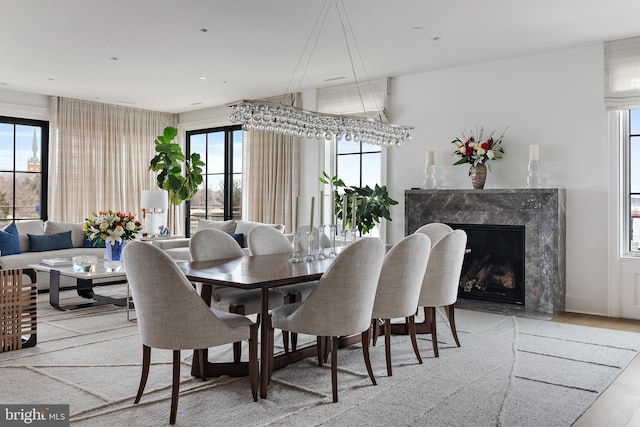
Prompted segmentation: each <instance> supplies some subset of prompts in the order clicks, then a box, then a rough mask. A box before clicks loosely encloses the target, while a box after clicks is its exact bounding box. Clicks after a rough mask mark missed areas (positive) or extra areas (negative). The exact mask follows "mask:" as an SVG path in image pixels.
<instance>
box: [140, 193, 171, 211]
mask: <svg viewBox="0 0 640 427" xmlns="http://www.w3.org/2000/svg"><path fill="white" fill-rule="evenodd" d="M168 207H169V198H168V196H167V192H166V191H164V190H142V198H141V200H140V208H142V209H167V208H168Z"/></svg>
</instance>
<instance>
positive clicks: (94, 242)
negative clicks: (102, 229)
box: [82, 234, 106, 248]
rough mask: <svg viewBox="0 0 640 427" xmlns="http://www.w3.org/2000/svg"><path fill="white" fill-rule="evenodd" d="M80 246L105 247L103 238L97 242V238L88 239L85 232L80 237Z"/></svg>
mask: <svg viewBox="0 0 640 427" xmlns="http://www.w3.org/2000/svg"><path fill="white" fill-rule="evenodd" d="M82 247H83V248H104V247H106V245H105V243H104V240H103V241H102V242H100V243H98V239H94V240H89V236H87V235H86V234H85V235H84V237H82Z"/></svg>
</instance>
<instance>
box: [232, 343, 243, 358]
mask: <svg viewBox="0 0 640 427" xmlns="http://www.w3.org/2000/svg"><path fill="white" fill-rule="evenodd" d="M241 357H242V342H241V341H238V342H234V343H233V361H234V363H239V362H240V359H241Z"/></svg>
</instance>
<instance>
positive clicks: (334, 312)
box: [264, 237, 384, 402]
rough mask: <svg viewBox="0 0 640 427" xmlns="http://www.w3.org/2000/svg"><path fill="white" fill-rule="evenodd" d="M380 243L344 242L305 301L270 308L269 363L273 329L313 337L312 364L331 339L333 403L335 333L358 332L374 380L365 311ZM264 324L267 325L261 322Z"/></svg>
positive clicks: (321, 357)
mask: <svg viewBox="0 0 640 427" xmlns="http://www.w3.org/2000/svg"><path fill="white" fill-rule="evenodd" d="M383 258H384V244H383V243H382V241H381V240H380V239H377V238H372V237H365V238H362V239H361V240H358V241H357V242H355V243H352V244H351V245H349V246H347V247H346V248H345V249H344V250H343V251H342V252H340V254H338V256H337V257H336V258H335V259H334V261H333V263H331V265H330V266H329V267H328V268H327V270H326V271H325V273H324V274H323V275H322V277H321V278H320V280H319V281H318V285H317V286H316V287H315V289H314V290H313V291H312V292H311V294H310V295H309V297H307V299H306V300H304V301H301V302H297V303H293V304H287V305H283V306H282V307H277V308H275V309H274V310H272V311H271V314H270V321H269V320H265V322H268V324H269V326H270V328H271V329H270V334H269V335H270V343H269V345H270V355H271V358H272V359H271V363H270V364H271V366H273V356H274V355H273V353H274V352H273V329H274V328H278V329H282V330H286V331H289V332H297V333H302V334H308V335H315V336H316V337H318V338H317V342H318V364H319V365H320V366H322V362H323V361H324V353H323V350H322V349H323V346H322V345H320V344H321V342H322V341H323V340H324V338H325V337H331V383H332V391H333V401H334V402H337V401H338V337H341V336H350V335H356V334H361V339H362V341H361V342H362V352H363V355H364V361H365V365H366V368H367V372H368V374H369V378H370V379H371V382H372V383H373V384H374V385H375V384H376V379H375V376H374V375H373V370H372V369H371V361H370V359H369V339H370V337H371V335H370V330H371V314H372V313H373V303H374V300H375V296H376V288H377V286H378V279H379V277H380V270H381V269H382V260H383ZM264 326H267V324H266V323H265V325H264Z"/></svg>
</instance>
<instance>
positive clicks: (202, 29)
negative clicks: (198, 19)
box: [198, 28, 209, 33]
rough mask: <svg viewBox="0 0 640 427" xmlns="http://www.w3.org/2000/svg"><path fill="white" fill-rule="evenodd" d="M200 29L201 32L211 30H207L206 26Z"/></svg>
mask: <svg viewBox="0 0 640 427" xmlns="http://www.w3.org/2000/svg"><path fill="white" fill-rule="evenodd" d="M198 31H200V32H201V33H206V32H207V31H209V30H207V29H206V28H200V29H199V30H198Z"/></svg>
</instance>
